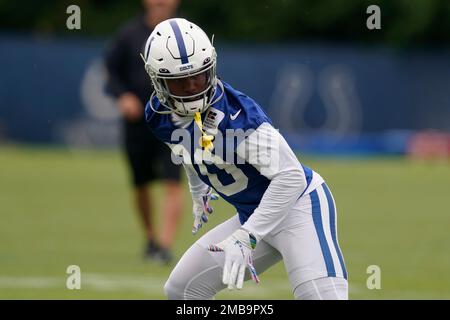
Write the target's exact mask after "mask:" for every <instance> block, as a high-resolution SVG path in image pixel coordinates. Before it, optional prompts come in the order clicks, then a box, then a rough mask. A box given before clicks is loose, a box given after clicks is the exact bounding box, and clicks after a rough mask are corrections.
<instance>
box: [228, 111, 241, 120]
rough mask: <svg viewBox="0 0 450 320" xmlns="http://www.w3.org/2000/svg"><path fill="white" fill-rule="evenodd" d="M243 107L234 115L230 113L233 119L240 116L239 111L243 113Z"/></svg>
mask: <svg viewBox="0 0 450 320" xmlns="http://www.w3.org/2000/svg"><path fill="white" fill-rule="evenodd" d="M241 111H242V109H239V111H238V112H236V113H235V114H234V115H233V114H231V113H230V119H231V120H236V118H237V117H238V115H239V113H241Z"/></svg>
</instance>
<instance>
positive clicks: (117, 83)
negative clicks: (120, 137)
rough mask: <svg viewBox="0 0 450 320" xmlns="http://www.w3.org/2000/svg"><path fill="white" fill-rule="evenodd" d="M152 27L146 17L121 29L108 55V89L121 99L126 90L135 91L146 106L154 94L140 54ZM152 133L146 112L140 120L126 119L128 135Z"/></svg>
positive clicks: (110, 45)
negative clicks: (149, 129)
mask: <svg viewBox="0 0 450 320" xmlns="http://www.w3.org/2000/svg"><path fill="white" fill-rule="evenodd" d="M151 32H152V29H151V28H149V27H148V26H147V24H146V23H145V20H144V16H143V15H141V16H139V17H136V18H134V19H133V20H131V21H130V22H129V23H127V24H126V25H125V26H124V27H122V28H121V29H120V31H119V32H118V34H117V35H116V37H115V38H114V39H113V40H112V41H111V42H110V43H109V46H108V48H107V51H106V55H105V62H106V68H107V70H108V81H107V84H106V91H107V92H108V93H109V94H111V95H112V96H114V97H116V98H118V97H119V96H120V95H122V94H123V93H125V92H132V93H134V94H135V95H136V96H137V97H138V98H139V100H140V101H141V102H142V105H143V108H145V104H146V103H147V101H148V100H149V98H150V95H151V94H152V91H153V88H152V85H151V81H150V77H149V76H148V74H147V73H146V71H145V69H144V62H143V61H142V58H141V56H140V53H143V52H144V47H145V43H146V41H147V38H148V36H149V35H150V34H151ZM140 134H148V129H147V128H146V125H145V119H144V115H143V116H142V119H140V121H138V122H133V123H131V122H128V121H126V120H125V135H126V137H129V136H130V135H133V136H139V135H140Z"/></svg>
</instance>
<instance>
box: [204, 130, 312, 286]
mask: <svg viewBox="0 0 450 320" xmlns="http://www.w3.org/2000/svg"><path fill="white" fill-rule="evenodd" d="M237 153H238V156H239V157H241V158H243V159H245V161H246V162H248V163H250V164H252V165H253V166H254V167H255V168H256V169H257V170H258V171H259V172H260V173H261V174H262V175H264V176H266V177H267V178H268V179H270V180H271V182H270V184H269V186H268V188H267V190H266V191H265V193H264V195H263V197H262V199H261V202H260V204H259V206H258V207H257V208H256V209H255V211H254V212H253V214H252V215H251V216H250V218H249V219H248V220H247V221H246V222H245V223H244V225H243V226H242V227H241V228H240V229H238V230H237V231H235V232H234V233H233V234H231V235H230V236H229V237H228V238H227V239H225V240H224V241H222V242H220V243H218V244H215V245H210V247H209V250H210V251H224V252H225V264H224V269H223V275H222V277H223V278H222V281H223V283H224V284H226V285H228V288H229V289H233V288H237V289H241V288H242V286H243V283H244V274H245V268H246V267H247V268H248V269H249V271H250V274H251V276H252V279H253V280H254V281H255V282H256V283H258V282H259V278H258V276H257V274H256V270H255V268H254V266H253V261H252V252H253V250H254V249H255V247H256V246H257V243H258V241H259V240H261V239H262V238H264V236H266V235H267V234H268V233H270V232H271V231H272V230H274V229H275V228H276V227H277V225H278V224H279V223H280V222H281V221H282V220H283V219H284V218H285V216H286V215H287V213H288V212H289V211H290V210H291V208H292V207H293V205H294V203H295V202H296V201H297V199H298V198H299V197H300V196H301V194H302V193H303V192H304V191H305V189H306V187H307V183H306V178H305V174H304V172H303V169H302V167H301V164H300V163H299V162H298V160H297V157H296V156H295V154H294V153H293V152H292V150H291V148H290V147H289V145H288V144H287V142H286V141H285V140H284V138H283V137H282V136H281V135H280V133H279V132H278V131H277V130H275V129H274V128H273V127H272V126H271V125H270V124H268V123H264V124H262V125H261V126H259V127H258V129H257V130H256V131H255V132H253V133H251V134H250V135H249V136H248V137H247V138H246V139H245V140H244V141H243V142H241V143H240V144H239V145H238V148H237Z"/></svg>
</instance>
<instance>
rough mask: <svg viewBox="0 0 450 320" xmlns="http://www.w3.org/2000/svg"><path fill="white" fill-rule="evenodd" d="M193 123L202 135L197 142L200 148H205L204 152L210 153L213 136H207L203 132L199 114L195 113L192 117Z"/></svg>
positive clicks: (212, 147) (212, 146)
mask: <svg viewBox="0 0 450 320" xmlns="http://www.w3.org/2000/svg"><path fill="white" fill-rule="evenodd" d="M194 121H195V123H196V124H197V127H198V128H199V129H200V132H201V133H202V136H201V138H200V140H199V144H200V146H201V147H202V148H205V150H206V151H211V150H212V149H214V145H213V142H212V141H213V140H214V136H211V135H208V134H206V133H205V131H203V124H202V116H201V115H200V112H196V113H195V115H194Z"/></svg>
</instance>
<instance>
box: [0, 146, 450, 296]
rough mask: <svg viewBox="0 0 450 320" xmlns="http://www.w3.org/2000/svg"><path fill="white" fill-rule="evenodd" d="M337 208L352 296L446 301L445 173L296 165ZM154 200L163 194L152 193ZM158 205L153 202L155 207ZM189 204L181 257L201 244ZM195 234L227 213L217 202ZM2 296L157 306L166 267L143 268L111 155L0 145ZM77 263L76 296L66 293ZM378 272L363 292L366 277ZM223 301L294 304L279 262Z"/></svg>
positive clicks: (440, 166) (412, 167) (314, 161)
mask: <svg viewBox="0 0 450 320" xmlns="http://www.w3.org/2000/svg"><path fill="white" fill-rule="evenodd" d="M302 160H303V162H304V163H305V164H306V165H309V166H310V167H312V168H314V169H315V170H317V171H318V172H320V174H321V175H322V176H323V177H324V178H325V179H326V181H327V183H328V185H329V186H330V188H331V189H332V192H333V194H334V196H335V199H336V203H337V207H338V224H339V240H340V244H341V248H342V250H343V253H344V257H345V260H346V264H347V269H348V272H349V280H350V298H351V299H403V298H404V299H431V298H437V299H443V298H445V299H450V275H449V270H450V251H449V248H450V209H449V203H448V202H447V201H448V200H449V198H450V164H449V163H448V162H447V163H423V162H415V161H411V160H407V159H401V158H352V159H348V158H347V159H346V158H324V157H322V158H317V157H308V158H305V159H302ZM155 189H156V190H155V191H156V192H157V193H158V194H160V190H159V187H158V185H156V186H155ZM159 198H160V197H156V199H159ZM186 199H187V201H186V205H185V212H184V219H183V223H182V225H181V226H180V229H179V233H178V239H177V246H176V252H175V253H176V254H177V256H178V257H179V256H180V255H181V254H182V253H183V252H184V250H185V249H186V248H188V247H189V246H190V244H192V242H193V241H194V239H196V237H194V236H192V235H191V233H190V229H191V222H192V221H191V203H190V198H189V195H188V191H187V189H186ZM215 211H216V212H215V214H214V215H213V216H212V217H211V219H210V223H209V224H208V225H207V226H206V227H205V228H203V230H202V231H201V232H200V235H201V234H203V233H204V232H205V231H206V230H209V229H210V228H211V226H212V225H214V224H217V223H219V222H221V221H223V220H224V219H225V218H227V217H230V216H231V215H233V214H234V211H233V210H232V207H231V206H229V205H228V204H225V203H224V201H223V200H220V201H219V203H217V202H215ZM0 218H1V222H0V298H1V299H19V298H24V299H163V298H164V295H163V291H162V287H163V284H164V282H165V279H166V278H167V276H168V275H169V273H170V270H171V267H162V266H159V265H157V264H155V263H148V262H144V261H143V260H142V259H141V252H142V249H143V242H142V241H143V237H142V233H141V230H140V225H139V224H138V220H137V216H136V215H135V213H134V210H133V207H132V202H131V193H130V189H129V185H128V174H127V168H126V164H125V161H124V158H123V157H122V154H121V153H120V152H118V151H72V150H67V149H54V148H43V147H40V148H37V147H33V148H32V147H23V146H4V145H3V146H2V145H0ZM69 265H78V266H80V268H81V271H82V278H81V279H82V289H81V290H68V289H66V278H67V274H66V268H67V267H68V266H69ZM370 265H378V266H379V267H380V268H381V289H380V290H369V289H367V287H366V280H367V278H368V277H369V275H368V274H367V273H366V269H367V267H368V266H370ZM260 278H261V284H260V285H259V286H256V285H254V284H253V283H250V282H247V283H246V284H245V286H244V290H242V291H240V292H228V291H224V292H222V293H220V294H219V295H218V297H217V298H218V299H230V298H231V299H233V298H237V299H291V298H292V295H291V289H290V287H289V282H288V280H287V276H286V272H285V270H284V267H283V265H282V263H279V264H278V265H276V266H275V267H273V268H272V269H270V270H269V271H267V272H266V273H264V274H262V275H261V276H260Z"/></svg>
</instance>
